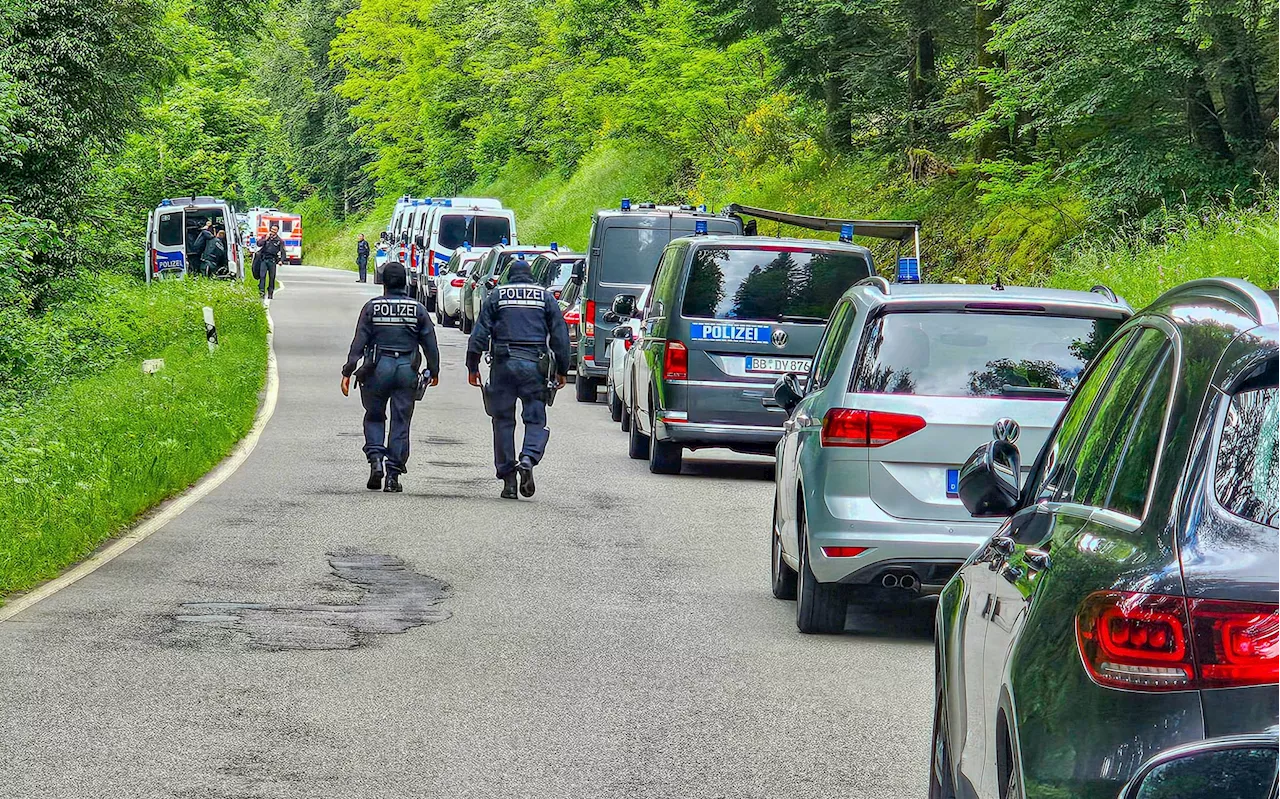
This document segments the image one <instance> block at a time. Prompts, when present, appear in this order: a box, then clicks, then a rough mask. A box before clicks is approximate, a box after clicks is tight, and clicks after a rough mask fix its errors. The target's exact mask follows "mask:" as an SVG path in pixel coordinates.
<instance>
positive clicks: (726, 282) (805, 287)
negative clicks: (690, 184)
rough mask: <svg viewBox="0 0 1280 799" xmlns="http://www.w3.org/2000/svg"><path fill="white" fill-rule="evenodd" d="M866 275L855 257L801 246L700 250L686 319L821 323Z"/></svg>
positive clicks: (687, 290) (866, 266) (687, 291)
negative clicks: (846, 293)
mask: <svg viewBox="0 0 1280 799" xmlns="http://www.w3.org/2000/svg"><path fill="white" fill-rule="evenodd" d="M870 275H871V265H870V263H868V261H867V259H866V258H865V257H864V256H863V255H862V254H861V253H856V252H847V251H835V250H818V249H805V248H803V247H785V246H777V247H699V248H698V249H697V250H696V251H695V252H694V254H693V264H692V265H691V266H690V267H689V277H688V279H687V280H686V281H685V287H684V306H683V312H684V315H685V316H696V317H705V318H712V319H746V320H758V321H769V322H810V323H813V324H825V323H826V321H827V317H828V316H830V315H831V309H832V308H834V307H835V304H836V300H838V299H840V295H842V294H844V292H845V290H846V289H848V288H849V287H850V286H852V285H853V284H854V283H857V282H858V281H859V280H862V279H863V278H866V277H869V276H870Z"/></svg>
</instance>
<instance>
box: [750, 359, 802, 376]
mask: <svg viewBox="0 0 1280 799" xmlns="http://www.w3.org/2000/svg"><path fill="white" fill-rule="evenodd" d="M812 363H813V360H812V359H810V358H773V357H762V356H759V355H748V356H747V371H748V372H777V373H782V372H808V371H809V367H810V365H812Z"/></svg>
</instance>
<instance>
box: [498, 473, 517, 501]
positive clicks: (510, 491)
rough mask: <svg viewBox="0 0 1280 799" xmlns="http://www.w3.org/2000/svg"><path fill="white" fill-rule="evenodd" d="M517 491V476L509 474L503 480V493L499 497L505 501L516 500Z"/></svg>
mask: <svg viewBox="0 0 1280 799" xmlns="http://www.w3.org/2000/svg"><path fill="white" fill-rule="evenodd" d="M516 491H517V489H516V476H515V475H514V474H509V475H507V476H506V477H504V478H502V493H501V494H500V495H499V496H501V497H502V498H503V499H515V498H516Z"/></svg>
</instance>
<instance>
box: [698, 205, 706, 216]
mask: <svg viewBox="0 0 1280 799" xmlns="http://www.w3.org/2000/svg"><path fill="white" fill-rule="evenodd" d="M706 212H707V204H706V203H703V204H702V205H699V206H698V213H700V214H705V213H706Z"/></svg>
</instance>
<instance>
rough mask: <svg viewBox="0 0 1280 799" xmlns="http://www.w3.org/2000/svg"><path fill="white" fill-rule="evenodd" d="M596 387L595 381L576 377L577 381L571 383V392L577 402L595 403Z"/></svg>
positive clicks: (597, 383) (580, 376)
mask: <svg viewBox="0 0 1280 799" xmlns="http://www.w3.org/2000/svg"><path fill="white" fill-rule="evenodd" d="M598 385H599V382H598V381H596V380H595V379H593V378H590V377H583V376H582V375H578V379H577V380H575V381H574V382H573V391H574V394H575V395H576V396H577V399H578V402H595V401H596V387H597V386H598Z"/></svg>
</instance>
